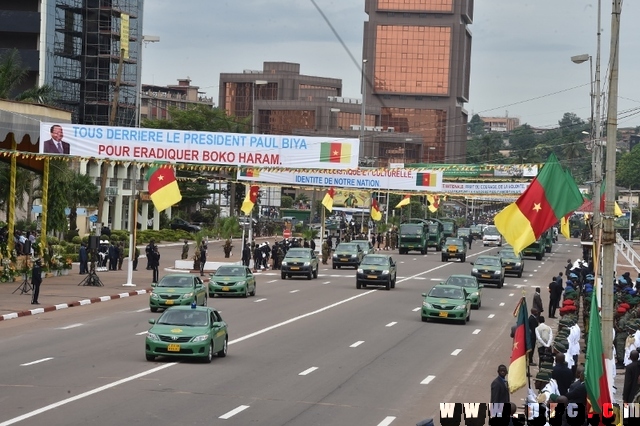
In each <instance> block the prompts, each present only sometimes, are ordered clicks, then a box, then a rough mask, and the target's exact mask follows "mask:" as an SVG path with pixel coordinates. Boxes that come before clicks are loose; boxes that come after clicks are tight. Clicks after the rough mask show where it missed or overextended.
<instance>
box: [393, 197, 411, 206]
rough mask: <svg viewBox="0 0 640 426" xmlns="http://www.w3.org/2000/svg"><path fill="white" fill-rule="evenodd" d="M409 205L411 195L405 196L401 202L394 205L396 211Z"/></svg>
mask: <svg viewBox="0 0 640 426" xmlns="http://www.w3.org/2000/svg"><path fill="white" fill-rule="evenodd" d="M410 203H411V195H409V194H407V195H405V196H404V198H403V199H402V200H400V202H399V203H398V204H396V209H399V208H400V207H404V206H408V205H409V204H410Z"/></svg>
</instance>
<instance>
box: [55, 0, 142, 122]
mask: <svg viewBox="0 0 640 426" xmlns="http://www.w3.org/2000/svg"><path fill="white" fill-rule="evenodd" d="M142 3H143V0H55V1H50V2H48V3H47V15H46V16H47V21H48V22H47V23H46V28H47V39H48V41H47V45H48V48H47V56H49V59H52V61H47V62H49V66H48V67H47V68H48V70H46V71H45V74H46V75H47V77H46V78H45V79H46V80H47V81H46V82H47V83H49V84H51V85H52V86H53V87H54V89H55V91H56V94H57V96H58V99H57V100H58V102H59V103H60V104H61V106H63V107H65V108H69V109H70V110H72V111H73V122H76V123H80V124H96V125H114V126H135V125H136V119H137V115H138V114H137V104H138V99H139V97H138V93H139V89H138V88H139V87H140V66H139V57H140V45H141V41H142V8H143V5H142ZM51 38H52V39H53V43H52V42H51ZM51 62H52V64H51Z"/></svg>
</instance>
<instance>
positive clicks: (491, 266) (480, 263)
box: [471, 256, 504, 288]
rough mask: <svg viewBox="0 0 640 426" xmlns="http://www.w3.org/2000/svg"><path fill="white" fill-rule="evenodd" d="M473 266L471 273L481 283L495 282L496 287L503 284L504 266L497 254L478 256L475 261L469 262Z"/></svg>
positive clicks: (500, 286)
mask: <svg viewBox="0 0 640 426" xmlns="http://www.w3.org/2000/svg"><path fill="white" fill-rule="evenodd" d="M471 265H473V268H472V269H471V275H473V276H474V277H476V278H477V279H478V282H481V283H492V284H496V285H497V286H498V288H502V286H503V285H504V267H503V266H502V261H501V260H500V257H499V256H478V258H477V259H476V261H475V262H471Z"/></svg>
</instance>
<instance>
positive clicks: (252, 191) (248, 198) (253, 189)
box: [240, 185, 260, 216]
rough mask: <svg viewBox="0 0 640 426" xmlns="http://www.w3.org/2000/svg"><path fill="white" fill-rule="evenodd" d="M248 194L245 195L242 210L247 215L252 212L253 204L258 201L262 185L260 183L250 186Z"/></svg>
mask: <svg viewBox="0 0 640 426" xmlns="http://www.w3.org/2000/svg"><path fill="white" fill-rule="evenodd" d="M245 191H246V194H245V196H244V201H243V202H242V207H241V208H240V210H242V212H243V213H244V214H246V215H247V216H249V214H251V210H253V206H254V205H255V204H256V202H257V201H258V194H260V187H259V186H258V185H251V186H248V187H247V188H246V189H245Z"/></svg>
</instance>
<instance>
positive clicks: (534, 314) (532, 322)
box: [527, 308, 539, 366]
mask: <svg viewBox="0 0 640 426" xmlns="http://www.w3.org/2000/svg"><path fill="white" fill-rule="evenodd" d="M538 325H539V323H538V310H537V309H536V308H531V315H529V335H528V336H527V338H528V339H529V345H530V347H531V350H530V351H529V365H531V366H535V365H536V364H535V363H534V362H533V352H534V350H535V348H536V328H538Z"/></svg>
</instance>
